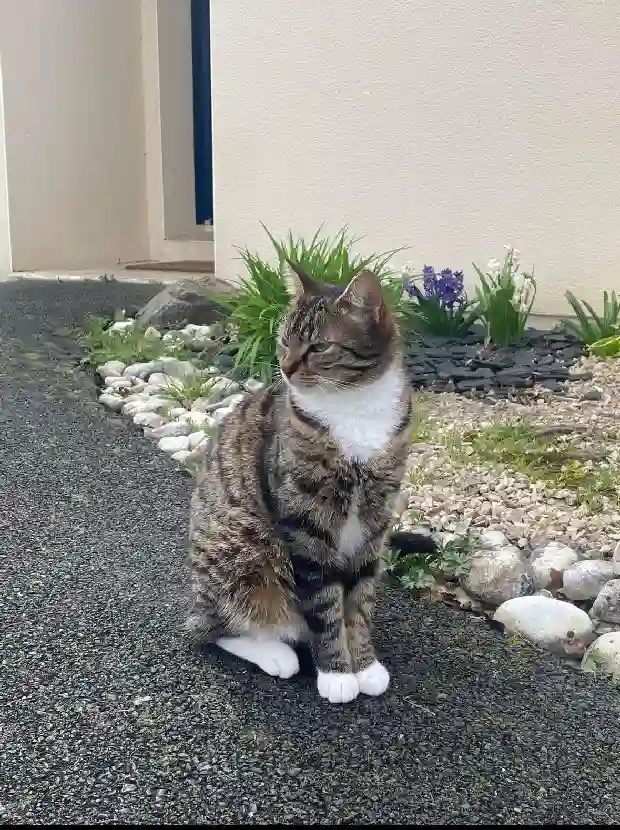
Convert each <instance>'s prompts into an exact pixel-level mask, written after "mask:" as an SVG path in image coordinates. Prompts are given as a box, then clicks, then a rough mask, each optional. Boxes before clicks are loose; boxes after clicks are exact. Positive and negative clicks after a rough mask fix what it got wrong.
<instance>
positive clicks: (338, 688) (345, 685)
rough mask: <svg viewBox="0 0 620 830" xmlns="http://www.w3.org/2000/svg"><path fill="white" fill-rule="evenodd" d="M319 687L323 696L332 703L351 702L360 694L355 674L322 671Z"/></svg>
mask: <svg viewBox="0 0 620 830" xmlns="http://www.w3.org/2000/svg"><path fill="white" fill-rule="evenodd" d="M317 689H318V692H319V695H320V696H321V697H324V698H326V699H327V700H329V702H330V703H349V702H350V701H352V700H355V698H356V697H357V696H358V694H359V692H360V687H359V684H358V682H357V678H356V676H355V675H354V674H350V673H345V672H337V671H320V672H319V673H318V676H317Z"/></svg>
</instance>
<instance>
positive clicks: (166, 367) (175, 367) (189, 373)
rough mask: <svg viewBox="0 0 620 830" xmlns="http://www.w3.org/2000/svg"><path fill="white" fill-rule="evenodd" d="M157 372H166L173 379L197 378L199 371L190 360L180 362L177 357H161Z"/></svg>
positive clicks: (157, 363) (157, 362)
mask: <svg viewBox="0 0 620 830" xmlns="http://www.w3.org/2000/svg"><path fill="white" fill-rule="evenodd" d="M155 371H158V372H164V373H165V374H166V375H170V377H172V378H179V379H180V380H184V379H185V378H190V377H196V376H197V375H198V373H199V370H198V369H197V368H196V367H195V366H194V364H193V363H190V362H189V360H178V359H177V358H176V357H160V358H159V360H157V361H156V366H155Z"/></svg>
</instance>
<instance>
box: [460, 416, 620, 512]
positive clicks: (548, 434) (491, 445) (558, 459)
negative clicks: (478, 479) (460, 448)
mask: <svg viewBox="0 0 620 830" xmlns="http://www.w3.org/2000/svg"><path fill="white" fill-rule="evenodd" d="M570 431H571V430H570V428H568V427H567V428H562V427H556V428H545V427H543V428H540V427H536V426H534V425H533V424H531V423H529V422H528V421H526V420H521V421H517V422H516V423H512V424H505V423H498V424H492V425H491V426H489V427H487V428H485V429H483V430H480V431H475V432H467V433H465V434H464V435H463V441H464V442H465V445H466V446H467V447H469V449H470V451H471V453H472V455H473V456H474V457H477V458H480V459H482V460H484V461H490V462H495V463H499V464H503V465H504V466H506V467H508V468H509V469H511V470H514V471H515V472H518V473H521V474H522V475H524V476H526V477H527V478H529V479H530V480H531V481H534V482H535V481H542V482H543V483H544V484H545V485H547V486H548V487H551V488H553V489H557V490H569V491H571V492H572V493H573V494H574V499H575V502H576V503H577V504H581V505H586V506H587V507H589V508H590V509H596V508H597V507H598V505H599V503H600V502H601V498H602V497H603V496H607V497H612V498H615V499H616V500H618V497H619V496H620V471H618V470H617V469H615V468H614V467H611V466H609V464H608V463H607V461H606V459H605V458H603V459H602V460H597V459H596V456H594V457H593V458H590V457H589V456H588V453H587V451H582V450H580V449H579V448H574V447H573V446H572V445H571V444H570V443H567V442H565V441H561V440H559V437H560V436H561V435H562V434H564V435H566V434H567V433H568V432H570Z"/></svg>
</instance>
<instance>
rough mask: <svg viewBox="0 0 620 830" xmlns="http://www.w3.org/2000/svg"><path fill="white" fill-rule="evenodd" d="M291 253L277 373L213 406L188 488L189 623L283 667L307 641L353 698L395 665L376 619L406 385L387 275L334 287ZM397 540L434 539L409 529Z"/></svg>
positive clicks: (194, 631)
mask: <svg viewBox="0 0 620 830" xmlns="http://www.w3.org/2000/svg"><path fill="white" fill-rule="evenodd" d="M289 264H290V266H291V271H290V278H291V280H293V281H294V283H293V288H294V299H293V302H292V305H291V308H290V309H289V311H288V313H287V314H286V316H285V317H284V320H283V322H282V325H281V328H280V331H279V337H278V361H279V367H280V374H281V380H280V381H279V382H278V383H276V384H274V385H272V386H271V387H269V388H268V389H265V390H263V391H261V392H257V393H254V394H251V395H248V396H247V397H246V398H245V399H244V400H243V401H242V402H241V403H240V404H239V405H238V407H237V408H236V409H235V410H234V411H233V412H232V413H231V414H230V415H228V416H227V417H226V419H224V420H223V421H222V423H221V424H220V425H219V429H218V431H217V433H216V434H215V435H214V436H213V437H212V438H211V441H210V444H209V446H208V449H207V452H206V456H205V462H204V466H203V468H202V470H201V471H200V473H199V475H198V479H197V483H196V487H195V489H194V492H193V494H192V498H191V517H190V550H189V561H190V566H191V569H192V599H193V608H192V611H191V614H190V616H189V618H188V620H187V623H186V631H187V632H188V633H189V634H190V635H191V636H192V637H193V638H194V639H195V640H196V641H198V642H201V643H215V644H216V645H218V646H219V647H220V648H222V649H224V650H225V651H227V652H230V653H231V654H233V655H236V656H237V657H240V658H243V659H245V660H247V661H249V662H251V663H254V664H256V665H257V666H259V667H260V668H261V669H262V670H263V671H265V672H267V673H268V674H270V675H273V676H275V677H280V678H289V677H291V676H292V675H294V674H295V673H296V672H297V671H298V670H299V660H298V657H297V654H296V652H295V650H294V648H293V647H292V646H294V645H295V644H296V643H299V642H308V643H309V645H310V650H311V653H312V657H313V661H314V665H315V668H316V671H317V689H318V693H319V695H320V696H321V697H322V698H326V699H327V700H329V701H330V702H332V703H347V702H349V701H351V700H353V699H354V698H356V697H357V695H358V694H360V693H362V694H366V695H380V694H382V693H383V692H384V691H385V690H386V689H387V687H388V683H389V679H390V678H389V673H388V671H387V669H386V668H385V667H384V666H383V665H382V664H381V663H380V662H379V661H378V659H377V658H376V656H375V651H374V648H373V644H372V637H371V624H372V616H373V610H374V604H375V588H376V583H377V580H378V577H379V574H380V570H381V552H382V550H383V548H384V545H385V543H386V539H387V537H388V535H389V532H390V529H391V525H392V522H393V506H394V503H395V499H396V498H397V496H398V493H399V489H400V486H401V483H402V479H403V476H404V473H405V465H406V460H407V453H408V447H409V444H410V433H411V430H410V427H411V409H412V402H411V392H410V389H409V387H408V383H407V380H406V377H405V370H404V366H403V358H402V354H401V350H400V341H399V331H398V326H397V324H396V321H395V319H394V316H393V314H392V313H391V311H390V308H389V307H388V305H387V303H386V301H385V299H384V296H383V293H382V287H381V282H380V279H379V278H378V277H377V276H376V275H375V274H374V273H372V272H371V271H368V270H363V271H361V273H359V274H358V275H357V276H355V277H354V278H353V279H352V280H351V282H350V283H349V285H347V286H346V288H344V289H343V287H342V286H334V285H329V284H324V283H317V282H315V281H314V280H313V279H312V278H311V277H310V276H309V275H308V274H306V273H305V272H304V271H303V270H302V269H301V268H299V267H298V266H296V265H294V264H293V263H289ZM400 543H401V545H403V546H404V547H405V549H406V550H405V552H410V551H412V550H423V551H430V550H432V549H433V543H432V541H431V540H430V538H429V537H427V536H424V535H420V536H418V535H417V534H415V533H410V534H406V533H405V534H402V533H401V534H400Z"/></svg>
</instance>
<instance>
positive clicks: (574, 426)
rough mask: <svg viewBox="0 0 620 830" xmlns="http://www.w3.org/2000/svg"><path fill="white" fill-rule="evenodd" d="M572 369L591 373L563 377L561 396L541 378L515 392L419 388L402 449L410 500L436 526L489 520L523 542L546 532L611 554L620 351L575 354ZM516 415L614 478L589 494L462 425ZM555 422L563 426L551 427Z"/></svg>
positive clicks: (617, 525) (618, 518) (597, 554)
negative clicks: (412, 426) (407, 448)
mask: <svg viewBox="0 0 620 830" xmlns="http://www.w3.org/2000/svg"><path fill="white" fill-rule="evenodd" d="M573 371H574V372H575V374H577V375H586V376H591V379H588V380H585V381H578V382H573V383H571V384H570V386H569V388H568V390H567V391H566V392H565V393H564V394H562V395H561V396H559V395H555V394H553V393H551V392H549V391H548V390H545V389H543V388H541V387H537V388H535V389H534V390H532V391H531V392H530V393H528V395H527V396H526V397H523V398H522V399H521V400H520V401H516V400H506V399H499V400H497V399H494V398H490V397H487V398H482V399H475V400H472V399H467V398H466V397H465V396H463V395H457V394H454V393H446V394H442V395H428V394H426V395H425V396H424V397H423V398H422V399H420V401H419V404H418V412H419V414H420V419H421V421H420V427H419V435H418V438H417V439H416V441H415V442H414V444H413V447H412V453H411V456H410V464H409V467H410V473H411V481H410V483H409V484H408V485H407V488H406V489H407V491H408V494H409V499H408V504H409V507H410V508H411V509H412V510H414V511H421V512H422V513H423V514H424V517H425V520H427V521H429V522H430V523H431V524H432V525H433V526H434V527H435V529H437V530H445V531H449V532H453V531H456V532H459V533H465V532H467V530H468V528H469V527H470V526H471V527H472V528H476V527H478V528H482V527H490V528H491V529H495V530H501V531H503V532H504V533H505V534H506V535H507V536H508V537H509V539H510V540H511V541H513V542H514V543H518V544H520V545H521V546H522V547H526V546H527V545H532V544H533V545H534V546H535V545H537V544H542V542H543V540H551V539H553V540H557V541H559V542H562V543H564V544H567V545H570V546H572V547H573V548H574V549H575V550H577V551H578V552H579V553H580V554H581V555H582V556H583V557H584V558H590V559H601V558H605V557H607V556H611V553H612V552H613V550H614V547H615V545H616V544H617V543H618V542H619V541H620V511H619V509H618V495H619V494H618V486H619V484H618V483H619V482H620V451H619V449H618V438H619V436H620V431H619V425H620V400H619V399H618V396H617V392H616V390H617V388H618V383H619V382H620V360H610V361H600V360H598V359H596V358H583V359H581V360H580V362H579V363H578V364H576V365H575V366H574V367H573ZM524 422H525V423H526V424H528V425H530V426H531V427H532V428H533V429H538V430H541V431H542V432H543V433H544V432H545V431H547V432H550V433H551V435H550V436H549V437H548V438H547V439H546V440H547V441H549V447H550V448H551V447H558V448H560V449H561V450H568V451H570V452H572V453H573V454H574V455H575V457H578V458H581V460H582V461H583V463H584V464H586V465H588V466H589V467H590V468H591V470H592V471H593V472H594V473H597V474H598V473H600V472H601V471H604V472H605V473H606V474H609V475H610V476H612V477H613V481H614V483H615V485H614V487H613V488H611V489H610V490H609V491H603V492H600V493H598V494H597V496H596V500H595V502H589V501H587V500H584V499H582V498H578V496H577V493H576V485H575V483H574V482H572V483H570V482H569V483H568V484H562V483H561V482H560V483H549V482H544V481H541V480H540V479H537V478H536V476H534V477H532V476H531V475H526V474H524V473H523V472H519V471H518V469H515V468H514V466H515V465H514V464H513V465H512V468H511V465H510V464H508V465H505V464H503V463H497V462H495V461H494V460H487V459H481V458H480V457H479V456H478V455H476V453H474V452H473V450H472V449H471V446H470V444H471V442H470V441H469V439H467V435H468V433H470V431H471V432H473V433H478V432H480V431H481V430H482V431H484V430H485V429H488V428H490V427H492V426H493V425H495V426H497V425H499V424H506V425H508V424H519V423H524ZM559 428H563V429H565V430H566V434H560V435H554V434H553V431H554V430H558V431H559V432H561V429H559ZM464 437H465V439H466V440H465V442H463V438H464Z"/></svg>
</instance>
